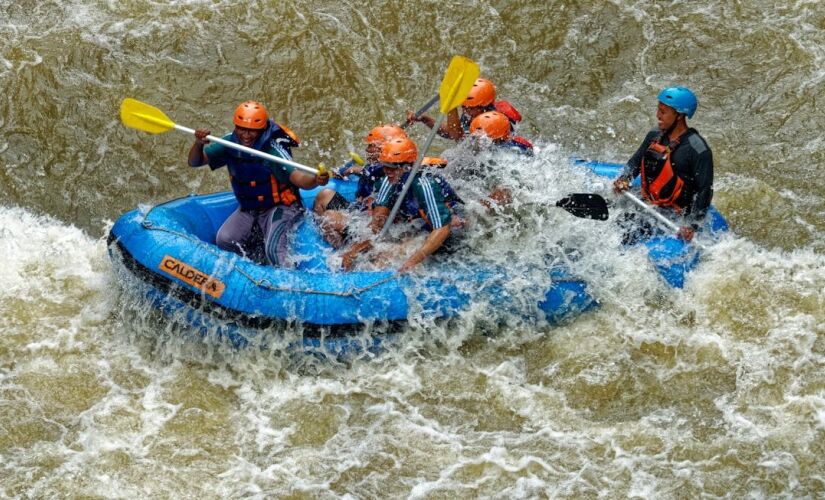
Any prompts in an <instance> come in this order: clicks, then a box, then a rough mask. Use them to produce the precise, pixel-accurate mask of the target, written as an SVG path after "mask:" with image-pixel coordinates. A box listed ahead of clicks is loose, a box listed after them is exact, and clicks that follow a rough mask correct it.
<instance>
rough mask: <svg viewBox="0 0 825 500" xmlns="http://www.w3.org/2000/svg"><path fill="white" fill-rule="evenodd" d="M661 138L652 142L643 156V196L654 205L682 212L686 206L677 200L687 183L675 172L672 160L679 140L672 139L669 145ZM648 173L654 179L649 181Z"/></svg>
mask: <svg viewBox="0 0 825 500" xmlns="http://www.w3.org/2000/svg"><path fill="white" fill-rule="evenodd" d="M659 140H661V137H660V138H658V139H656V140H654V141H653V142H651V143H650V146H648V148H647V151H645V154H644V155H643V156H642V168H641V176H642V196H643V197H644V199H645V200H647V201H648V202H650V203H652V204H653V205H657V206H660V207H669V208H672V209H673V210H675V211H676V212H681V211H682V209H683V208H684V207H682V206H680V205H678V204H677V203H676V200H678V199H679V196H680V195H681V194H682V189H683V188H684V185H685V183H684V181H683V180H682V179H680V178H679V176H677V175H676V174H675V173H674V172H673V165H672V164H671V161H670V157H671V153H672V152H673V150H675V149H676V147H677V146H678V145H679V140H678V139H676V140H674V141H671V143H670V144H668V145H667V146H665V145H663V144H660V143H659ZM648 174H650V175H651V177H653V180H652V181H648Z"/></svg>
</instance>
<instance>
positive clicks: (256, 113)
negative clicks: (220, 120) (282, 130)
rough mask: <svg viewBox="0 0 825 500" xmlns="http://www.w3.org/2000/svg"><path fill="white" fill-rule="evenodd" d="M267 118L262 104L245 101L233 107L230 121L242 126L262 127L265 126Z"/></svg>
mask: <svg viewBox="0 0 825 500" xmlns="http://www.w3.org/2000/svg"><path fill="white" fill-rule="evenodd" d="M268 119H269V116H268V115H267V114H266V108H265V107H264V105H263V104H261V103H259V102H257V101H246V102H242V103H241V104H240V105H238V107H237V108H235V114H234V115H233V116H232V123H234V124H235V125H237V126H239V127H244V128H252V129H263V128H266V124H267V120H268Z"/></svg>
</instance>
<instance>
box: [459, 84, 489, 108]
mask: <svg viewBox="0 0 825 500" xmlns="http://www.w3.org/2000/svg"><path fill="white" fill-rule="evenodd" d="M495 100H496V87H495V85H493V82H491V81H490V80H487V79H486V78H479V79H477V80H476V82H475V83H474V84H473V88H471V89H470V93H469V94H467V98H466V99H464V102H463V103H461V105H462V106H467V107H470V108H474V107H477V106H489V105H490V104H493V101H495Z"/></svg>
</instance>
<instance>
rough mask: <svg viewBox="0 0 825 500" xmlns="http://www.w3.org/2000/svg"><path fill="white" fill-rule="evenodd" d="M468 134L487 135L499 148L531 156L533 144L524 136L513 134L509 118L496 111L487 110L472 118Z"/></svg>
mask: <svg viewBox="0 0 825 500" xmlns="http://www.w3.org/2000/svg"><path fill="white" fill-rule="evenodd" d="M470 135H472V136H475V137H482V136H485V137H488V138H489V139H490V140H491V141H492V143H493V144H494V145H495V146H496V147H498V148H501V149H507V150H512V151H514V152H516V153H519V154H523V155H527V156H532V154H533V144H532V143H531V142H530V141H528V140H527V139H525V138H524V137H521V136H517V135H513V133H512V128H511V127H510V120H509V119H508V118H507V117H506V116H505V115H504V114H503V113H499V112H498V111H487V112H485V113H481V114H480V115H478V116H476V117H475V118H473V121H472V122H470Z"/></svg>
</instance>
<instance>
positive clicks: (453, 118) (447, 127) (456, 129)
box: [438, 108, 464, 141]
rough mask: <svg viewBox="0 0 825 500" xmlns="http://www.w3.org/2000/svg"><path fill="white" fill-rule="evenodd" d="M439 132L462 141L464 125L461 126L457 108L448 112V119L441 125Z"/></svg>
mask: <svg viewBox="0 0 825 500" xmlns="http://www.w3.org/2000/svg"><path fill="white" fill-rule="evenodd" d="M438 134H439V135H440V136H442V137H446V138H447V139H452V140H454V141H460V140H461V139H462V138H463V137H464V127H462V126H461V118H459V117H458V109H457V108H456V109H452V110H450V112H449V113H447V120H446V122H445V123H444V124H442V125H441V128H440V129H439V131H438Z"/></svg>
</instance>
